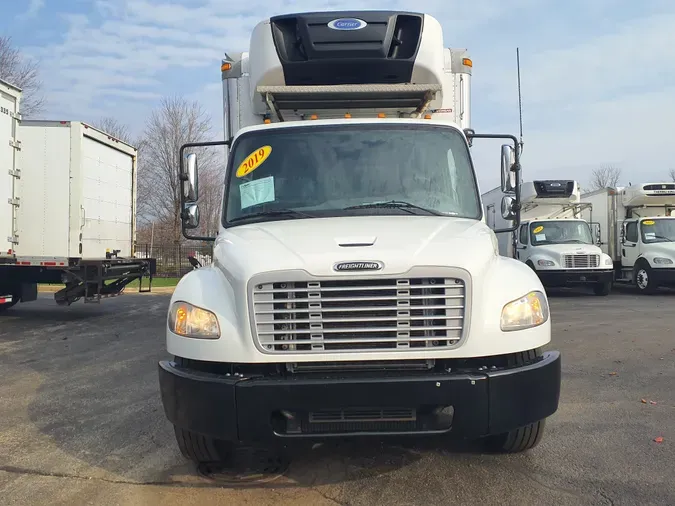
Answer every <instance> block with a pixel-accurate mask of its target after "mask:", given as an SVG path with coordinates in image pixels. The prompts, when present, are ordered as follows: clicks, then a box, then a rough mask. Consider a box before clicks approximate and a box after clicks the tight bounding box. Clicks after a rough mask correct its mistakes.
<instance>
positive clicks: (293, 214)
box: [228, 209, 316, 223]
mask: <svg viewBox="0 0 675 506" xmlns="http://www.w3.org/2000/svg"><path fill="white" fill-rule="evenodd" d="M266 216H270V217H274V216H288V217H289V218H316V216H315V215H313V214H309V213H305V212H302V211H296V210H294V209H274V210H270V211H261V212H259V213H253V214H247V215H245V216H238V217H236V218H232V219H231V220H228V221H229V222H230V223H234V222H237V221H243V220H248V219H252V218H263V217H266Z"/></svg>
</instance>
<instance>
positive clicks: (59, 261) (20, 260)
mask: <svg viewBox="0 0 675 506" xmlns="http://www.w3.org/2000/svg"><path fill="white" fill-rule="evenodd" d="M14 265H22V266H25V267H67V266H68V259H67V258H44V257H42V258H41V257H17V259H16V263H15V264H14Z"/></svg>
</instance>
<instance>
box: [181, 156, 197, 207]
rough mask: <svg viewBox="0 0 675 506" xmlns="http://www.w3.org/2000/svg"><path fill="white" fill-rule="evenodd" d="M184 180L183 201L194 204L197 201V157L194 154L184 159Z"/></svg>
mask: <svg viewBox="0 0 675 506" xmlns="http://www.w3.org/2000/svg"><path fill="white" fill-rule="evenodd" d="M184 179H185V185H183V192H184V193H183V196H184V197H185V200H187V201H188V202H196V201H197V199H199V174H198V171H197V155H196V154H195V153H190V154H189V155H187V157H186V164H185V174H184Z"/></svg>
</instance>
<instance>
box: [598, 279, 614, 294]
mask: <svg viewBox="0 0 675 506" xmlns="http://www.w3.org/2000/svg"><path fill="white" fill-rule="evenodd" d="M611 291H612V282H611V281H599V282H597V283H596V284H595V285H594V286H593V293H594V294H595V295H609V292H611Z"/></svg>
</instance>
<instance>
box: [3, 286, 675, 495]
mask: <svg viewBox="0 0 675 506" xmlns="http://www.w3.org/2000/svg"><path fill="white" fill-rule="evenodd" d="M168 300H169V296H168V295H161V294H148V295H138V294H128V295H124V296H123V297H120V298H118V299H112V300H107V301H103V303H102V304H100V305H93V304H92V305H84V304H82V303H78V304H76V305H73V306H71V307H69V308H62V307H57V306H56V305H55V303H54V302H53V301H52V300H51V295H49V294H44V295H41V296H40V299H39V300H38V301H37V302H33V303H30V304H25V305H23V306H21V307H17V308H13V309H11V310H9V311H8V312H7V313H6V314H4V315H2V316H0V503H1V504H3V505H7V506H9V505H43V504H44V505H47V504H49V505H64V506H65V505H68V506H73V505H81V504H95V505H100V506H108V505H154V504H162V505H174V504H175V505H181V506H188V505H193V504H194V505H198V504H199V505H201V504H223V505H225V504H227V505H240V504H241V505H256V506H266V505H275V506H282V505H291V504H292V505H295V504H298V505H300V504H302V505H304V504H307V505H312V506H321V505H338V504H339V505H354V506H356V505H369V506H370V505H387V506H396V505H425V506H434V505H444V506H447V505H452V504H503V505H511V504H513V505H519V506H522V505H530V504H531V505H541V504H556V505H561V504H565V505H566V504H593V505H603V504H613V505H623V504H640V505H646V504H663V505H666V504H670V505H672V504H675V479H674V478H675V295H674V294H672V293H664V294H660V295H656V296H651V297H649V296H639V295H637V294H634V293H633V292H632V291H630V290H624V291H622V292H615V293H612V294H611V295H610V296H609V297H595V296H592V295H586V294H579V293H565V292H563V293H559V294H555V293H554V294H551V307H552V318H553V328H554V333H553V343H552V345H551V348H555V349H559V350H561V352H562V356H563V386H562V394H561V403H560V408H559V410H558V412H557V413H556V414H555V415H554V416H553V417H552V418H550V419H549V421H548V423H547V433H546V434H545V436H544V439H543V440H542V442H541V444H540V445H539V446H538V447H537V448H535V449H534V450H532V451H531V452H529V453H527V454H520V455H513V456H511V455H506V456H504V455H489V454H483V453H481V452H480V451H479V449H478V448H474V445H470V444H469V445H464V446H457V445H454V446H451V445H450V444H449V443H448V442H446V441H444V440H443V439H438V438H434V439H424V440H396V441H389V440H384V441H371V442H369V443H367V444H363V442H359V443H331V444H324V445H322V446H320V447H318V448H314V449H304V450H302V451H298V452H297V454H295V455H293V456H292V458H291V461H290V464H289V467H288V468H287V469H286V471H285V472H284V473H282V474H280V475H271V476H266V477H265V478H264V479H255V477H248V479H246V480H241V479H240V481H239V482H237V480H236V479H232V477H230V479H229V480H225V479H218V476H216V477H215V478H214V477H204V476H202V475H200V474H199V473H198V472H197V471H196V470H195V469H194V467H192V465H190V464H189V463H187V462H186V461H184V459H183V458H182V457H181V456H180V454H179V453H178V450H177V448H176V445H175V441H174V437H173V432H172V429H171V426H170V424H169V423H168V422H167V421H166V419H165V417H164V412H163V409H162V406H161V401H160V398H159V391H158V382H157V369H156V363H157V361H158V360H159V359H161V358H163V357H165V356H166V353H165V351H164V336H163V329H164V325H165V323H164V318H165V314H166V308H167V305H168ZM658 438H663V440H662V442H656V441H655V439H658Z"/></svg>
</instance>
